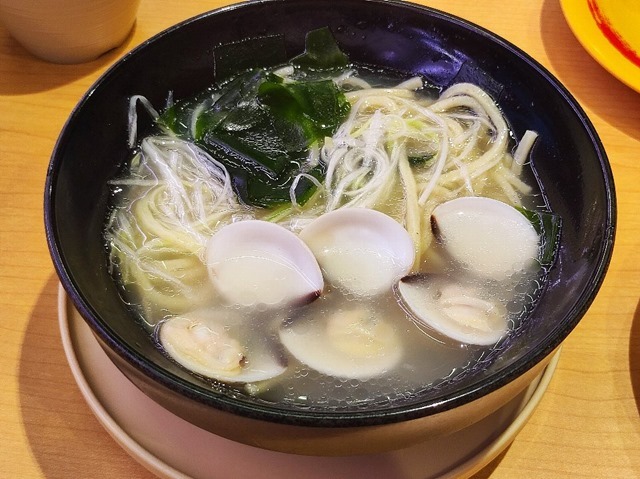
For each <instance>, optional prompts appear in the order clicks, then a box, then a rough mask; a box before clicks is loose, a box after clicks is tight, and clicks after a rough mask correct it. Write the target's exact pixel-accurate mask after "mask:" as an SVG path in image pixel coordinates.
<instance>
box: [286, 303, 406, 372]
mask: <svg viewBox="0 0 640 479" xmlns="http://www.w3.org/2000/svg"><path fill="white" fill-rule="evenodd" d="M280 341H281V342H282V344H283V345H284V346H285V347H286V348H287V349H288V350H289V352H290V353H291V354H292V355H293V356H294V357H296V358H297V359H298V360H299V361H300V362H301V363H303V364H306V365H307V366H309V367H310V368H312V369H315V370H316V371H319V372H321V373H323V374H326V375H328V376H333V377H337V378H343V379H359V380H366V379H370V378H373V377H376V376H380V375H382V374H384V373H386V372H387V371H390V370H392V369H393V368H394V367H395V366H396V365H397V364H398V363H399V361H400V359H401V358H402V354H403V349H402V344H401V341H400V338H399V337H398V335H397V333H396V331H395V330H394V329H393V327H392V326H391V324H389V323H388V322H386V321H385V320H382V319H379V318H376V316H375V314H374V313H373V312H372V311H370V310H368V309H366V308H364V307H360V306H352V307H350V308H349V309H340V310H338V311H336V312H333V313H332V314H331V315H330V316H329V317H328V318H327V319H326V320H325V321H317V320H313V321H305V320H304V319H303V320H300V321H294V322H293V323H292V324H290V325H288V326H285V327H283V328H282V329H281V330H280Z"/></svg>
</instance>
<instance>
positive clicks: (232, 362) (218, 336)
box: [158, 310, 286, 383]
mask: <svg viewBox="0 0 640 479" xmlns="http://www.w3.org/2000/svg"><path fill="white" fill-rule="evenodd" d="M238 322H239V321H238V318H237V317H235V316H234V314H233V312H231V311H223V310H202V311H198V312H192V313H190V314H188V315H181V316H174V317H171V318H169V319H167V320H165V321H163V322H162V323H160V324H159V325H158V327H159V331H158V339H159V340H160V343H161V344H162V347H163V348H164V350H165V351H166V352H167V353H168V354H169V356H171V357H172V358H173V359H174V360H175V361H176V362H178V363H179V364H181V365H182V366H184V367H185V368H187V369H188V370H190V371H192V372H194V373H196V374H200V375H202V376H205V377H208V378H213V379H217V380H219V381H223V382H228V383H249V382H256V381H263V380H266V379H271V378H274V377H276V376H279V375H280V374H282V373H283V372H284V371H285V370H286V364H285V361H284V358H283V357H279V356H278V355H277V354H276V353H275V350H272V349H270V348H269V347H268V346H267V344H247V343H246V342H245V341H243V338H242V336H243V335H242V333H241V332H240V328H239V327H238ZM254 343H255V342H254Z"/></svg>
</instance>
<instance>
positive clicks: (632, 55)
mask: <svg viewBox="0 0 640 479" xmlns="http://www.w3.org/2000/svg"><path fill="white" fill-rule="evenodd" d="M588 3H589V10H590V11H591V16H593V19H594V20H595V21H596V24H597V25H598V28H599V29H600V31H601V32H602V34H603V35H604V36H605V37H606V38H607V40H609V43H611V44H612V45H613V46H614V47H615V48H616V50H618V51H619V52H620V53H622V54H623V55H624V56H625V57H626V58H627V59H628V60H629V61H631V62H632V63H634V64H635V65H636V66H638V67H640V55H638V53H637V52H636V51H635V50H634V49H633V48H631V46H630V45H629V44H628V43H627V42H626V41H625V40H624V38H622V35H620V34H619V33H618V32H617V31H616V30H615V29H614V28H613V27H612V26H611V22H610V21H609V19H608V18H607V17H606V16H605V15H604V14H603V13H602V10H600V7H599V6H598V4H597V3H596V0H588Z"/></svg>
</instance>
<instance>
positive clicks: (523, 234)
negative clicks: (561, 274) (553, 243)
mask: <svg viewBox="0 0 640 479" xmlns="http://www.w3.org/2000/svg"><path fill="white" fill-rule="evenodd" d="M431 223H432V226H433V229H434V233H435V234H436V236H437V238H438V240H439V241H440V242H441V243H442V244H443V246H444V247H445V249H446V250H447V251H448V253H449V254H450V255H451V256H452V257H453V258H454V259H455V260H456V261H457V262H459V263H461V264H463V265H465V266H466V267H467V268H469V269H470V270H471V271H472V272H473V273H475V274H477V275H480V276H483V277H486V278H490V279H495V280H503V279H506V278H508V277H509V276H511V275H513V274H514V273H516V272H519V271H522V270H524V269H526V268H527V267H529V266H530V265H531V264H533V263H534V261H535V259H536V258H537V257H538V249H539V242H540V238H539V236H538V233H537V232H536V230H535V228H534V227H533V225H532V224H531V222H530V221H529V220H528V219H527V218H526V217H525V216H524V215H523V214H522V213H520V212H519V211H518V210H517V209H515V208H513V207H512V206H509V205H508V204H506V203H503V202H501V201H498V200H494V199H491V198H484V197H463V198H457V199H455V200H451V201H447V202H446V203H442V204H440V205H438V206H437V207H436V208H435V209H434V210H433V213H432V215H431Z"/></svg>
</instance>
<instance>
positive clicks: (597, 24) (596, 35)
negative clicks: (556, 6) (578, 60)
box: [560, 0, 640, 92]
mask: <svg viewBox="0 0 640 479" xmlns="http://www.w3.org/2000/svg"><path fill="white" fill-rule="evenodd" d="M560 3H561V5H562V11H563V13H564V16H565V18H566V20H567V23H568V24H569V27H570V28H571V30H572V31H573V33H574V35H575V36H576V37H577V39H578V41H579V42H580V43H581V44H582V46H583V47H584V48H585V50H587V52H589V54H590V55H591V56H592V57H593V58H594V59H595V60H596V61H597V62H598V63H600V64H601V65H602V66H603V67H604V68H605V69H606V70H608V71H609V72H610V73H611V74H613V75H614V76H615V77H616V78H618V79H619V80H620V81H622V82H623V83H625V84H626V85H627V86H629V87H631V88H633V89H634V90H636V91H638V92H640V2H637V0H560Z"/></svg>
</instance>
